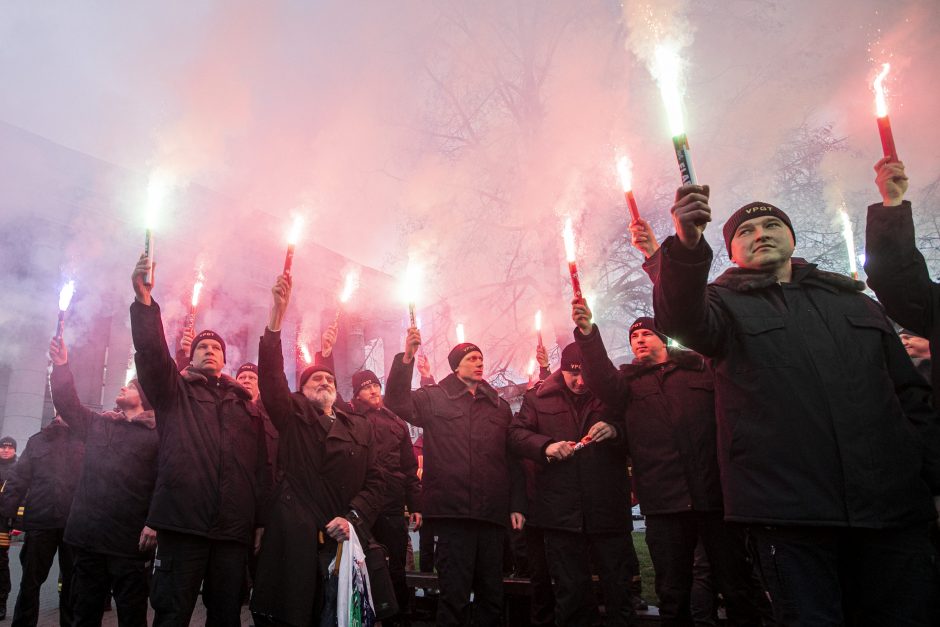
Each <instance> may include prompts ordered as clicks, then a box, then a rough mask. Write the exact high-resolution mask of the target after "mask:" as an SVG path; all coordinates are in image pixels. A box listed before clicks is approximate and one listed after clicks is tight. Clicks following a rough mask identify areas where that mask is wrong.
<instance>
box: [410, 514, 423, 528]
mask: <svg viewBox="0 0 940 627" xmlns="http://www.w3.org/2000/svg"><path fill="white" fill-rule="evenodd" d="M410 522H411V528H412V530H414V531H417V530H418V529H420V528H421V523H423V522H424V518H423V517H422V516H421V512H411V520H410Z"/></svg>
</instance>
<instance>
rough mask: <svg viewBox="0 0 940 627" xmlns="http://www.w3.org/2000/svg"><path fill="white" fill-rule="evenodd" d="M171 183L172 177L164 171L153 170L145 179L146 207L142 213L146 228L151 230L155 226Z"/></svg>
mask: <svg viewBox="0 0 940 627" xmlns="http://www.w3.org/2000/svg"><path fill="white" fill-rule="evenodd" d="M171 185H172V179H171V177H170V175H169V174H167V173H166V172H162V171H160V170H154V171H153V172H151V173H150V178H149V179H148V180H147V207H146V214H145V215H144V222H145V224H144V226H145V227H146V228H148V229H151V230H152V229H154V228H155V227H156V226H157V223H158V221H159V217H160V214H161V213H163V208H164V205H165V204H166V198H167V196H168V195H169V193H170V187H171Z"/></svg>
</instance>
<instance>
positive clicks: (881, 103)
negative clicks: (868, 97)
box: [872, 63, 891, 118]
mask: <svg viewBox="0 0 940 627" xmlns="http://www.w3.org/2000/svg"><path fill="white" fill-rule="evenodd" d="M890 71H891V64H890V63H885V64H883V65H882V66H881V72H879V74H878V76H876V77H875V81H874V82H873V83H872V89H874V90H875V113H876V115H877V116H878V117H879V118H883V117H885V116H887V115H888V101H887V99H886V98H885V86H884V80H885V78H887V76H888V72H890Z"/></svg>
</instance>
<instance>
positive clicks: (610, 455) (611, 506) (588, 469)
mask: <svg viewBox="0 0 940 627" xmlns="http://www.w3.org/2000/svg"><path fill="white" fill-rule="evenodd" d="M605 413H607V409H606V408H605V407H604V405H603V403H601V401H600V399H598V398H597V396H595V395H594V394H593V393H591V392H587V393H585V394H583V395H581V396H580V397H577V396H576V395H575V394H573V393H572V392H570V391H568V386H567V385H566V384H565V380H564V375H563V374H562V372H561V370H558V371H556V372H554V373H553V374H551V375H549V377H548V378H547V379H546V380H545V381H542V382H539V383H537V384H536V385H535V387H533V388H532V389H530V390H529V391H527V392H526V393H525V396H524V397H523V399H522V407H521V408H520V409H519V413H517V414H516V416H515V417H514V418H513V420H512V424H511V425H510V427H509V445H510V449H511V450H512V452H513V453H514V454H516V455H518V456H519V457H523V458H525V459H529V460H532V461H533V462H535V463H536V464H535V473H534V475H535V477H534V478H535V485H534V488H535V489H534V497H535V498H534V505H533V511H532V512H530V520H529V521H527V524H528V523H531V524H532V525H533V526H535V527H539V528H542V529H553V530H558V531H571V532H577V533H581V532H584V533H625V532H628V531H630V530H631V529H633V520H632V517H631V515H630V502H629V497H630V487H629V485H628V481H627V450H626V439H625V438H624V428H623V423H622V422H621V421H620V420H619V419H616V418H615V419H611V418H607V417H605ZM601 421H603V422H607V423H610V424H612V425H613V426H614V427H615V428H616V429H617V437H616V438H615V439H613V440H608V441H605V442H599V443H597V444H591V445H589V446H587V447H585V448H584V449H582V450H580V451H578V452H577V453H575V454H574V456H573V457H571V458H569V459H566V460H564V461H560V462H552V463H548V462H547V460H546V458H545V449H546V448H548V446H549V445H550V444H553V443H555V442H562V441H569V442H578V441H579V440H580V439H581V438H582V437H584V436H585V435H587V432H588V431H589V430H590V429H591V427H592V426H594V425H595V424H597V423H598V422H601Z"/></svg>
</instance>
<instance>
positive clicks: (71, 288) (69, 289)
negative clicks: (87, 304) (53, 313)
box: [59, 281, 75, 311]
mask: <svg viewBox="0 0 940 627" xmlns="http://www.w3.org/2000/svg"><path fill="white" fill-rule="evenodd" d="M74 294H75V281H69V282H68V283H66V284H65V285H63V286H62V289H61V290H59V311H66V310H67V309H68V308H69V303H71V302H72V295H74Z"/></svg>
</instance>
